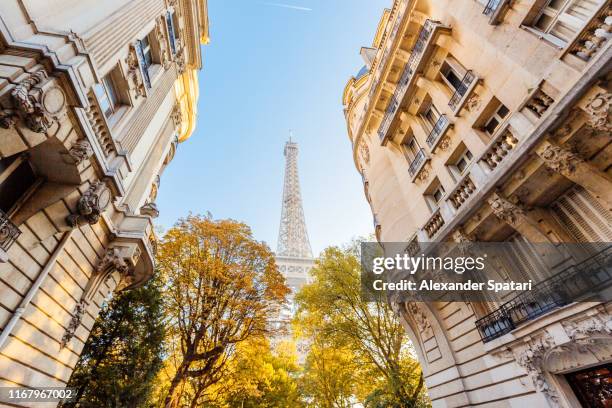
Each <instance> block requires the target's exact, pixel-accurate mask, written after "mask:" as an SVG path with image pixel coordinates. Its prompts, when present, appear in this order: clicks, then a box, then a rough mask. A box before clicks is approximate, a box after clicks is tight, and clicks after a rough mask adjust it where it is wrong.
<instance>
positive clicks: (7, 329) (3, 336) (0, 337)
mask: <svg viewBox="0 0 612 408" xmlns="http://www.w3.org/2000/svg"><path fill="white" fill-rule="evenodd" d="M73 231H74V230H70V231H68V232H66V233H65V234H64V236H63V237H62V240H61V241H60V243H59V244H58V246H57V248H55V251H53V254H52V255H51V258H49V260H48V261H47V264H46V265H45V267H44V268H43V270H42V271H41V272H40V273H39V274H38V277H37V278H36V281H35V282H34V283H33V284H32V286H30V289H29V290H28V293H27V294H26V295H25V296H24V297H23V299H22V300H21V303H20V304H19V307H18V308H17V309H16V310H15V312H14V313H13V316H11V320H9V322H8V323H7V324H6V326H4V329H3V330H2V333H0V350H1V349H2V347H3V346H4V343H5V342H6V340H7V339H8V337H9V335H10V334H11V332H12V331H13V328H14V327H15V325H16V324H17V322H18V321H19V319H21V316H22V315H23V313H24V312H25V309H26V307H27V306H28V305H29V304H30V302H31V301H32V298H33V297H34V295H35V294H36V292H38V289H39V288H40V286H41V285H42V283H43V281H44V280H45V278H46V277H47V275H49V272H50V271H51V268H53V266H54V265H55V262H56V261H57V258H58V257H59V254H60V252H62V250H63V249H64V247H65V246H66V243H67V242H68V240H69V239H70V237H71V236H72V232H73Z"/></svg>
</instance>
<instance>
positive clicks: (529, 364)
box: [515, 333, 561, 407]
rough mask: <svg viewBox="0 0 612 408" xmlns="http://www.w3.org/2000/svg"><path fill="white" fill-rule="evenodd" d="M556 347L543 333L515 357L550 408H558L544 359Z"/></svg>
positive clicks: (557, 399)
mask: <svg viewBox="0 0 612 408" xmlns="http://www.w3.org/2000/svg"><path fill="white" fill-rule="evenodd" d="M555 346H556V344H555V341H554V339H553V338H552V337H551V336H550V335H549V334H548V333H545V334H544V335H542V336H541V337H540V338H537V339H535V340H533V341H531V342H529V343H527V347H526V348H525V349H524V350H523V351H521V352H519V353H517V354H516V355H515V358H516V362H517V363H518V364H519V365H520V366H521V367H523V368H524V369H525V371H527V374H528V375H529V377H530V378H531V381H532V382H533V385H534V387H535V388H536V390H537V391H538V392H541V393H542V394H544V396H545V397H546V399H547V400H548V402H549V403H550V405H551V406H552V407H560V406H561V405H560V399H559V394H558V393H557V391H556V390H555V389H554V388H552V387H551V386H550V384H549V383H548V380H547V379H546V373H545V370H544V358H545V355H546V353H547V352H549V351H550V350H552V349H553V348H554V347H555Z"/></svg>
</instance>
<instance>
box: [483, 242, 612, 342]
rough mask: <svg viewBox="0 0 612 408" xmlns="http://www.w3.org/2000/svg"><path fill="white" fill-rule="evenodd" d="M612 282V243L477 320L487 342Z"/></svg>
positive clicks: (484, 340)
mask: <svg viewBox="0 0 612 408" xmlns="http://www.w3.org/2000/svg"><path fill="white" fill-rule="evenodd" d="M611 283H612V246H608V247H606V248H605V249H603V250H602V251H600V252H599V253H597V254H596V255H594V256H591V257H589V258H588V259H586V260H584V261H582V262H580V263H578V264H575V265H571V266H569V267H567V268H565V269H563V270H562V271H560V272H559V273H557V274H555V275H553V276H552V277H550V278H548V279H546V280H544V281H542V282H540V283H538V284H536V285H534V286H533V288H532V290H530V291H526V292H522V293H520V294H519V295H517V296H515V297H514V298H512V299H511V300H510V301H508V302H506V303H504V304H503V305H502V306H501V307H500V308H499V309H497V310H496V311H494V312H493V313H491V314H489V315H487V316H485V317H483V318H482V319H479V320H477V321H476V327H477V328H478V331H479V333H480V337H481V338H482V341H483V343H486V342H489V341H491V340H493V339H496V338H498V337H501V336H503V335H504V334H506V333H509V332H511V331H512V330H514V329H515V328H516V327H518V326H519V325H521V324H523V323H525V322H528V321H530V320H533V319H535V318H537V317H539V316H542V315H544V314H545V313H548V312H549V311H551V310H553V309H556V308H559V307H562V306H564V305H567V304H569V303H572V302H573V301H575V300H579V299H580V298H581V297H585V296H586V295H589V294H590V293H591V292H592V291H594V290H601V289H604V288H605V287H606V285H609V284H611Z"/></svg>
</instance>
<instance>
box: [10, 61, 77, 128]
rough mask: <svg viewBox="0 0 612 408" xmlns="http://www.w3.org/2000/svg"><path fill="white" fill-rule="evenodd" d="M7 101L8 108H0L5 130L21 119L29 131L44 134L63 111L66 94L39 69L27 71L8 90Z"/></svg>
mask: <svg viewBox="0 0 612 408" xmlns="http://www.w3.org/2000/svg"><path fill="white" fill-rule="evenodd" d="M11 101H12V103H13V108H12V109H3V110H2V111H0V127H2V128H4V129H9V128H10V127H12V126H15V125H16V124H17V121H18V120H21V121H23V123H24V124H25V125H26V126H27V127H28V128H29V129H30V130H32V131H33V132H36V133H45V132H46V131H47V130H48V129H49V128H50V127H51V126H52V125H53V124H54V123H56V122H57V115H58V114H59V113H60V112H61V111H62V110H64V107H65V105H66V95H65V94H64V91H63V90H62V89H61V88H60V87H59V86H57V85H56V84H55V83H54V81H53V80H51V79H49V77H48V75H47V72H46V71H44V70H40V71H37V72H34V73H31V74H29V75H28V76H27V77H26V78H25V79H24V80H22V81H21V82H20V83H19V84H18V85H17V86H16V87H15V88H14V89H13V90H12V91H11Z"/></svg>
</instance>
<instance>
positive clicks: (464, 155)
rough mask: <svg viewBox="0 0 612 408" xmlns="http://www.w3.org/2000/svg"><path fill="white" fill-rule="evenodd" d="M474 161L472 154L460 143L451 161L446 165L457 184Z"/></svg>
mask: <svg viewBox="0 0 612 408" xmlns="http://www.w3.org/2000/svg"><path fill="white" fill-rule="evenodd" d="M473 159H474V155H472V152H470V150H469V149H468V148H467V147H465V145H464V144H463V143H460V145H459V147H458V148H457V149H456V150H455V152H454V153H453V154H452V155H451V157H450V159H449V161H448V162H447V163H446V166H447V167H448V170H449V172H450V175H451V177H452V178H453V180H454V181H455V182H458V181H459V180H460V179H461V178H462V177H463V176H465V174H466V173H467V171H468V168H469V166H470V163H472V160H473Z"/></svg>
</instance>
